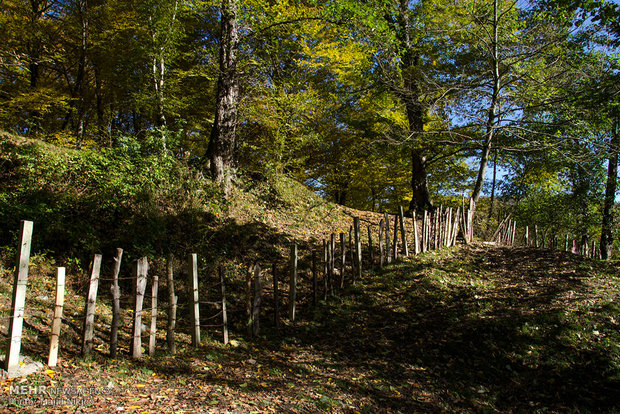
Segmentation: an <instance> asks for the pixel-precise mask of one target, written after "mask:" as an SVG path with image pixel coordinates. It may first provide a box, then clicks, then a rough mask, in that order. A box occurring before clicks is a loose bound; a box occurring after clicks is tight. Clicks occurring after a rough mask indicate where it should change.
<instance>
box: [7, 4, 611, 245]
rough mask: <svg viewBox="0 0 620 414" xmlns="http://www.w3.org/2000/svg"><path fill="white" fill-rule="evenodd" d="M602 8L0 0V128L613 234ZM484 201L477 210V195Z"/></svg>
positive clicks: (326, 192)
mask: <svg viewBox="0 0 620 414" xmlns="http://www.w3.org/2000/svg"><path fill="white" fill-rule="evenodd" d="M619 17H620V8H619V5H618V3H617V2H613V1H585V2H583V1H581V2H575V1H571V0H540V1H525V0H520V1H512V0H511V1H509V0H493V1H482V0H464V1H456V0H451V1H450V0H449V1H438V0H419V1H406V0H401V1H395V0H369V1H365V2H358V1H352V0H340V1H315V0H309V1H303V2H297V1H264V0H221V1H186V0H148V1H127V0H110V1H103V0H67V1H64V0H29V1H25V0H4V1H3V2H2V4H1V5H0V28H2V30H0V129H2V130H4V131H7V132H11V133H15V134H20V135H24V136H27V137H32V138H37V139H40V140H43V141H45V142H48V143H51V144H54V145H56V146H66V147H71V148H76V149H80V148H89V149H94V150H101V151H103V150H104V149H108V148H110V149H115V148H117V149H118V148H121V149H124V150H127V151H128V153H131V154H133V156H134V157H152V156H163V157H170V158H172V159H175V160H178V161H180V162H182V163H186V164H187V165H188V168H192V169H195V170H198V171H201V172H203V173H205V174H206V175H208V176H210V177H211V178H212V179H213V180H214V181H215V182H216V183H218V184H220V185H221V186H222V188H223V189H224V193H226V192H227V189H228V188H229V187H230V185H231V182H232V180H233V179H234V177H235V175H236V174H245V175H248V176H255V177H269V176H271V175H273V174H280V173H286V174H288V175H290V176H292V177H294V178H295V179H297V180H299V181H301V182H304V183H306V184H307V185H308V186H310V187H311V188H312V189H314V190H315V191H316V192H318V193H320V194H321V195H323V196H324V197H325V198H327V199H329V200H331V201H334V202H337V203H340V204H343V205H348V206H352V207H356V208H360V209H368V210H373V211H381V210H395V209H396V207H397V206H398V205H405V206H408V207H409V211H410V212H413V211H415V210H418V211H420V210H422V209H428V208H432V207H433V206H434V205H437V204H438V203H448V204H450V203H453V204H456V203H459V204H460V202H461V201H460V200H461V197H462V195H463V194H465V195H466V197H469V198H471V199H472V200H473V201H475V202H476V205H478V204H479V205H480V206H483V205H485V203H486V207H485V208H487V209H489V210H488V214H489V216H491V214H492V209H493V203H494V202H497V200H500V201H501V202H502V203H503V207H504V208H505V209H511V210H512V213H513V214H514V216H515V217H516V218H517V219H518V220H520V221H521V222H528V223H529V224H531V225H534V224H537V225H539V226H541V228H542V229H544V231H552V230H557V229H562V230H563V231H566V232H568V231H569V232H572V233H574V234H575V235H577V234H584V233H587V234H589V235H590V236H591V237H596V238H599V237H601V242H604V241H605V240H607V243H608V244H611V243H613V240H614V238H613V234H612V233H610V232H611V231H612V230H613V228H614V227H613V207H614V204H615V194H616V187H615V182H616V180H617V167H615V169H614V168H613V165H617V152H618V144H619V141H618V99H619V98H618V85H619V84H620V82H618V64H619V62H618V47H619V45H620V20H619ZM489 202H490V203H489Z"/></svg>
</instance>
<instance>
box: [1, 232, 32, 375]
mask: <svg viewBox="0 0 620 414" xmlns="http://www.w3.org/2000/svg"><path fill="white" fill-rule="evenodd" d="M31 243H32V221H26V220H22V222H21V228H20V233H19V253H18V256H17V265H16V266H15V276H14V278H13V298H12V300H11V319H10V321H9V343H8V346H7V352H6V357H5V360H4V365H5V368H6V370H7V371H8V372H9V375H10V373H11V372H12V371H13V370H14V369H15V368H18V367H19V350H20V348H21V346H22V328H23V326H24V310H25V308H24V306H25V304H26V286H27V284H28V265H29V263H30V245H31Z"/></svg>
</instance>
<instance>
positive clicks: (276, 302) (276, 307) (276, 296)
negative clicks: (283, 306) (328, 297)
mask: <svg viewBox="0 0 620 414" xmlns="http://www.w3.org/2000/svg"><path fill="white" fill-rule="evenodd" d="M312 260H313V261H314V252H312ZM313 266H314V265H313ZM271 269H272V270H271V273H272V274H273V324H274V325H275V327H276V329H279V328H280V286H279V282H278V272H277V266H276V264H275V263H274V264H273V265H272V267H271ZM314 284H315V292H316V277H315V279H314ZM315 297H316V293H315Z"/></svg>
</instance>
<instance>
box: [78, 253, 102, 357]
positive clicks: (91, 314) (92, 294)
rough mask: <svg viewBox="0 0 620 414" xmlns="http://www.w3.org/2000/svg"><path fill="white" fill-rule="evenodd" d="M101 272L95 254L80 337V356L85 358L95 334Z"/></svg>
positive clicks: (98, 260)
mask: <svg viewBox="0 0 620 414" xmlns="http://www.w3.org/2000/svg"><path fill="white" fill-rule="evenodd" d="M100 270H101V255H100V254H96V255H95V257H94V259H93V268H92V271H91V274H90V284H89V285H88V295H87V296H86V304H85V306H84V330H83V337H82V356H83V357H87V356H89V355H90V353H91V352H92V350H93V337H94V334H95V305H96V303H97V289H98V288H99V272H100Z"/></svg>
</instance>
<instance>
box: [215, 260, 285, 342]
mask: <svg viewBox="0 0 620 414" xmlns="http://www.w3.org/2000/svg"><path fill="white" fill-rule="evenodd" d="M274 269H275V264H274ZM218 273H219V275H220V290H221V292H222V335H223V340H224V345H228V311H227V309H226V276H225V275H224V269H222V266H218ZM274 274H275V273H274ZM276 309H277V308H276ZM277 320H278V319H277V314H276V327H277V326H278V323H277Z"/></svg>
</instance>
